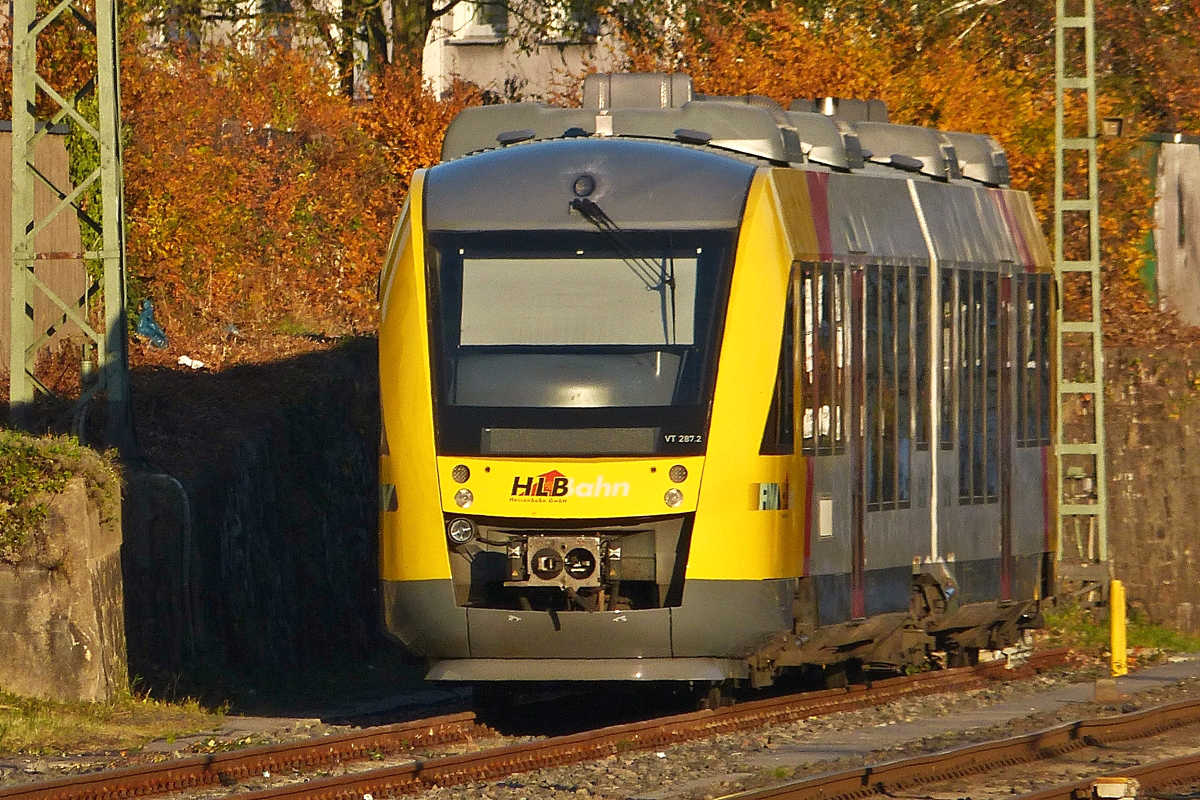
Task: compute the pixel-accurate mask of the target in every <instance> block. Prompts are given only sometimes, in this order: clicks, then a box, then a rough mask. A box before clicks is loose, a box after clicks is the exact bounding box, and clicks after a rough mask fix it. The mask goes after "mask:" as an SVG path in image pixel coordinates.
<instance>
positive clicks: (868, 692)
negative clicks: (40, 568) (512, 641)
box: [0, 649, 1067, 800]
mask: <svg viewBox="0 0 1200 800" xmlns="http://www.w3.org/2000/svg"><path fill="white" fill-rule="evenodd" d="M1066 657H1067V651H1066V650H1065V649H1059V650H1047V651H1043V652H1040V653H1034V654H1033V655H1031V656H1030V658H1029V659H1028V661H1027V662H1026V663H1025V664H1023V665H1021V666H1019V667H1016V668H1015V669H1007V668H1006V665H1005V663H1004V662H1003V661H995V662H989V663H985V664H979V665H977V666H974V667H962V668H958V669H950V670H943V671H938V672H926V673H920V674H918V675H912V676H905V677H897V678H889V679H886V680H882V681H875V682H873V683H870V684H866V685H857V686H851V687H848V688H844V689H829V690H825V691H820V692H810V693H805V694H799V695H787V696H782V697H772V698H766V699H763V700H756V701H753V702H749V703H743V704H740V705H735V706H730V707H726V708H721V709H716V710H706V711H698V712H693V713H690V714H679V715H675V716H671V717H666V718H661V719H654V720H648V721H645V722H636V723H630V724H626V725H617V726H612V727H608V728H602V729H600V730H596V731H589V732H586V733H579V734H574V735H570V736H558V737H553V738H549V739H543V740H539V741H533V742H523V743H519V744H510V745H505V746H501V747H496V748H491V749H486V750H482V751H479V752H474V753H467V754H461V755H451V756H440V757H435V758H428V759H416V758H414V759H413V760H411V761H407V762H405V763H402V764H399V765H397V766H391V767H385V768H380V769H373V770H365V771H360V772H357V773H350V774H344V775H338V776H334V777H328V778H320V779H316V780H311V781H307V782H303V783H293V784H292V785H287V786H277V787H272V788H268V789H262V790H258V791H251V792H241V793H240V797H242V798H245V800H266V798H295V799H296V800H299V799H300V798H304V799H305V800H308V799H309V798H313V799H314V800H315V799H317V798H320V799H321V800H335V799H336V800H343V799H344V800H362V798H363V797H365V796H368V795H369V796H371V797H373V798H381V797H387V796H392V795H400V794H411V793H414V792H418V791H421V790H423V789H426V788H430V787H432V786H448V785H455V784H462V783H466V782H469V781H478V780H487V779H495V778H498V777H502V776H506V775H511V774H514V773H517V772H524V771H527V770H532V769H538V768H540V767H546V766H554V765H561V764H568V763H576V762H580V761H586V760H590V759H596V758H603V757H605V756H608V755H610V754H613V753H619V752H628V751H633V750H644V749H649V748H655V747H660V746H663V745H668V744H674V743H678V742H684V741H689V740H695V739H702V738H705V737H708V736H713V735H716V734H718V733H726V732H732V731H739V730H749V729H752V728H757V727H761V726H765V725H771V724H776V723H783V722H789V721H793V720H797V719H805V718H808V717H812V716H820V715H825V714H832V713H835V712H841V711H853V710H857V709H861V708H867V707H870V706H876V705H882V704H884V703H888V702H891V701H894V700H898V699H901V698H905V697H917V696H921V695H928V694H935V693H941V692H958V691H965V690H968V689H972V688H977V687H980V686H984V685H987V684H989V683H994V682H996V681H1001V680H1009V679H1016V678H1021V677H1027V676H1030V675H1033V674H1036V673H1038V672H1041V671H1044V670H1047V669H1050V668H1053V667H1055V666H1060V665H1062V664H1063V663H1065V661H1066ZM495 735H496V734H495V732H494V731H491V730H490V729H488V728H486V727H484V726H482V725H479V724H478V723H477V722H476V721H475V719H474V715H473V714H472V713H470V712H465V713H461V714H455V715H450V716H445V717H437V718H434V719H427V720H418V721H415V722H411V723H403V724H400V725H390V726H384V727H381V728H367V729H364V730H362V731H358V732H356V733H352V734H345V735H342V736H330V737H324V738H321V739H319V740H316V741H308V742H299V743H292V744H281V745H272V746H270V747H257V748H247V749H245V750H239V751H233V752H227V753H221V754H216V755H210V756H204V757H198V758H187V759H179V760H175V761H171V762H166V763H163V764H154V765H148V766H139V767H130V768H125V769H118V770H111V771H104V772H97V773H91V774H88V775H83V776H79V777H75V778H69V779H62V780H54V781H41V782H38V783H33V784H26V785H22V786H17V787H13V788H9V789H4V790H0V800H33V799H34V798H38V800H115V799H116V798H133V797H149V796H152V795H156V794H164V793H168V792H176V791H181V790H186V789H191V788H197V787H204V786H211V785H214V784H219V785H225V786H233V785H236V784H237V783H239V782H242V781H244V780H246V779H248V778H256V777H259V776H263V775H264V773H269V774H273V775H280V774H282V773H283V772H284V771H286V770H296V769H314V768H320V767H322V766H326V765H332V764H338V763H346V762H351V761H356V760H363V759H368V758H371V757H372V756H373V755H374V754H377V753H390V754H396V753H400V752H403V751H407V750H412V749H415V748H418V747H427V746H434V745H440V744H451V743H455V742H464V741H468V740H471V739H479V738H487V737H490V736H495Z"/></svg>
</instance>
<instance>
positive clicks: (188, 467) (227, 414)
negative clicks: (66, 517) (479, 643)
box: [124, 340, 386, 688]
mask: <svg viewBox="0 0 1200 800" xmlns="http://www.w3.org/2000/svg"><path fill="white" fill-rule="evenodd" d="M133 385H134V389H135V391H134V398H135V402H136V403H138V406H137V409H136V415H137V418H138V420H139V429H140V430H141V432H142V436H141V441H142V445H143V448H144V450H145V451H146V453H147V456H148V457H149V459H150V461H151V462H153V463H154V464H155V465H157V466H158V467H160V468H161V469H162V470H164V471H165V472H168V473H171V475H174V476H175V478H171V477H168V476H167V475H165V474H154V473H134V474H127V478H126V500H125V517H126V524H125V541H126V546H125V553H124V565H125V577H126V587H127V602H128V606H129V609H130V613H129V661H130V667H131V669H132V670H133V671H134V672H135V673H136V674H138V675H139V676H140V677H142V678H144V679H145V680H146V681H147V682H148V684H149V685H150V686H151V687H156V688H158V687H160V686H161V684H162V683H163V682H166V684H167V686H168V687H169V685H170V683H171V681H173V680H175V679H177V678H178V677H179V676H180V675H181V674H183V675H186V676H188V677H190V678H192V679H195V680H198V681H199V682H202V683H203V682H204V681H206V680H208V679H209V678H208V676H212V675H214V674H218V673H219V674H220V679H221V680H228V681H230V682H241V683H243V684H245V685H249V686H251V687H253V686H256V685H258V686H261V685H264V684H271V683H272V682H273V681H274V680H276V679H277V677H278V676H280V675H284V674H292V673H295V672H296V671H298V670H314V669H315V670H319V669H321V668H323V667H328V666H329V665H332V664H338V663H347V662H349V663H361V662H362V660H363V659H365V658H368V657H371V656H373V655H375V654H377V653H378V651H379V649H380V648H381V647H384V646H386V645H385V644H384V642H383V640H382V635H381V626H380V622H379V614H378V609H379V603H378V599H377V593H376V592H377V589H376V587H377V582H378V578H377V574H378V571H377V568H376V547H377V546H376V534H375V529H376V524H377V522H376V519H377V518H376V515H377V503H378V500H377V498H378V492H377V490H376V485H377V480H378V477H377V469H378V456H377V452H378V444H379V425H378V396H379V390H378V379H377V360H376V351H375V343H374V341H370V340H360V341H356V342H352V343H351V344H349V345H347V346H343V347H339V348H336V349H334V350H330V351H325V352H319V353H312V354H308V355H305V356H299V357H297V358H294V359H290V360H287V361H280V362H275V363H272V364H264V365H255V366H246V367H237V368H234V369H230V370H226V371H224V372H220V373H206V372H204V371H198V372H191V371H189V372H186V373H185V372H178V371H174V370H151V371H150V372H149V374H141V373H139V372H137V371H135V373H134V380H133ZM176 479H177V481H176Z"/></svg>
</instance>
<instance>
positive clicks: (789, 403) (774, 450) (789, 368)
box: [758, 279, 796, 456]
mask: <svg viewBox="0 0 1200 800" xmlns="http://www.w3.org/2000/svg"><path fill="white" fill-rule="evenodd" d="M795 295H796V285H795V280H794V279H793V280H789V281H788V294H787V302H786V304H785V306H784V311H783V331H782V332H781V337H780V343H779V366H778V368H777V369H776V371H775V391H774V393H773V394H772V395H771V407H770V409H769V410H768V412H767V425H766V428H765V429H764V430H763V438H762V446H761V447H760V448H759V450H758V452H759V454H760V455H764V456H766V455H789V454H791V453H792V451H793V448H794V446H795V445H794V438H793V436H794V434H793V431H792V428H793V423H792V418H793V417H792V415H793V411H794V406H793V402H794V401H793V397H794V395H793V391H794V390H793V387H794V385H795V376H794V371H795V357H796V354H795V339H796V337H795V317H796V312H795V307H796V302H795Z"/></svg>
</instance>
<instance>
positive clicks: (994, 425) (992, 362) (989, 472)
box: [976, 273, 1001, 503]
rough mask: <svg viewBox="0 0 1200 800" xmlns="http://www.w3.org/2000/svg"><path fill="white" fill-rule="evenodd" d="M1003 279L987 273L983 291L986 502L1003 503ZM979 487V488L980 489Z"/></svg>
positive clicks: (984, 486) (984, 472) (984, 478)
mask: <svg viewBox="0 0 1200 800" xmlns="http://www.w3.org/2000/svg"><path fill="white" fill-rule="evenodd" d="M999 284H1000V276H999V275H997V274H995V273H988V274H987V275H985V276H984V277H983V290H984V301H983V305H984V314H985V315H986V316H985V318H984V323H985V326H986V327H985V329H984V338H985V345H984V357H985V359H986V363H985V366H984V382H983V385H984V390H985V391H986V393H987V394H986V397H985V398H984V402H983V409H984V414H985V419H984V434H983V441H984V450H983V451H984V461H983V480H984V483H983V486H982V488H983V490H984V498H983V500H984V502H987V503H995V502H997V501H999V499H1000V369H1001V365H1000V297H999V288H1000V286H999ZM978 488H980V487H976V489H978Z"/></svg>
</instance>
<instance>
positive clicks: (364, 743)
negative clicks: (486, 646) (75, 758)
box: [0, 711, 494, 800]
mask: <svg viewBox="0 0 1200 800" xmlns="http://www.w3.org/2000/svg"><path fill="white" fill-rule="evenodd" d="M491 735H494V732H492V731H491V730H489V729H487V728H485V727H484V726H482V725H479V724H478V723H477V722H476V721H475V715H474V714H473V713H471V712H469V711H468V712H462V713H458V714H449V715H446V716H441V717H432V718H430V719H422V720H415V721H413V722H402V723H397V724H395V725H383V726H378V727H374V728H365V729H363V730H360V731H355V732H353V733H346V734H339V735H335V736H323V737H319V738H315V739H309V740H306V741H303V742H288V743H284V744H277V745H267V746H265V747H250V748H246V749H243V750H231V751H227V752H224V753H213V754H209V755H203V756H193V757H188V758H181V759H174V760H171V761H167V762H162V763H157V764H146V765H141V766H136V767H124V768H121V769H115V770H104V771H102V772H93V773H88V774H86V775H80V776H77V777H72V778H63V779H60V780H51V781H38V782H36V783H29V784H22V785H20V786H14V787H10V788H6V789H0V800H34V798H37V800H110V799H114V798H130V797H146V796H150V795H155V794H165V793H167V792H175V791H181V790H185V789H191V788H196V787H201V786H207V785H211V784H230V783H232V782H238V781H241V780H244V779H245V778H249V777H253V776H257V775H262V774H263V773H264V772H270V773H279V772H282V771H284V770H289V769H295V768H297V767H302V768H311V767H316V766H320V765H323V764H333V763H338V762H345V761H355V760H359V759H364V758H370V757H371V756H372V754H374V753H397V752H403V751H405V750H410V749H412V748H414V747H423V746H428V745H437V744H449V743H454V742H462V741H466V740H468V739H471V738H475V737H480V736H491Z"/></svg>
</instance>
